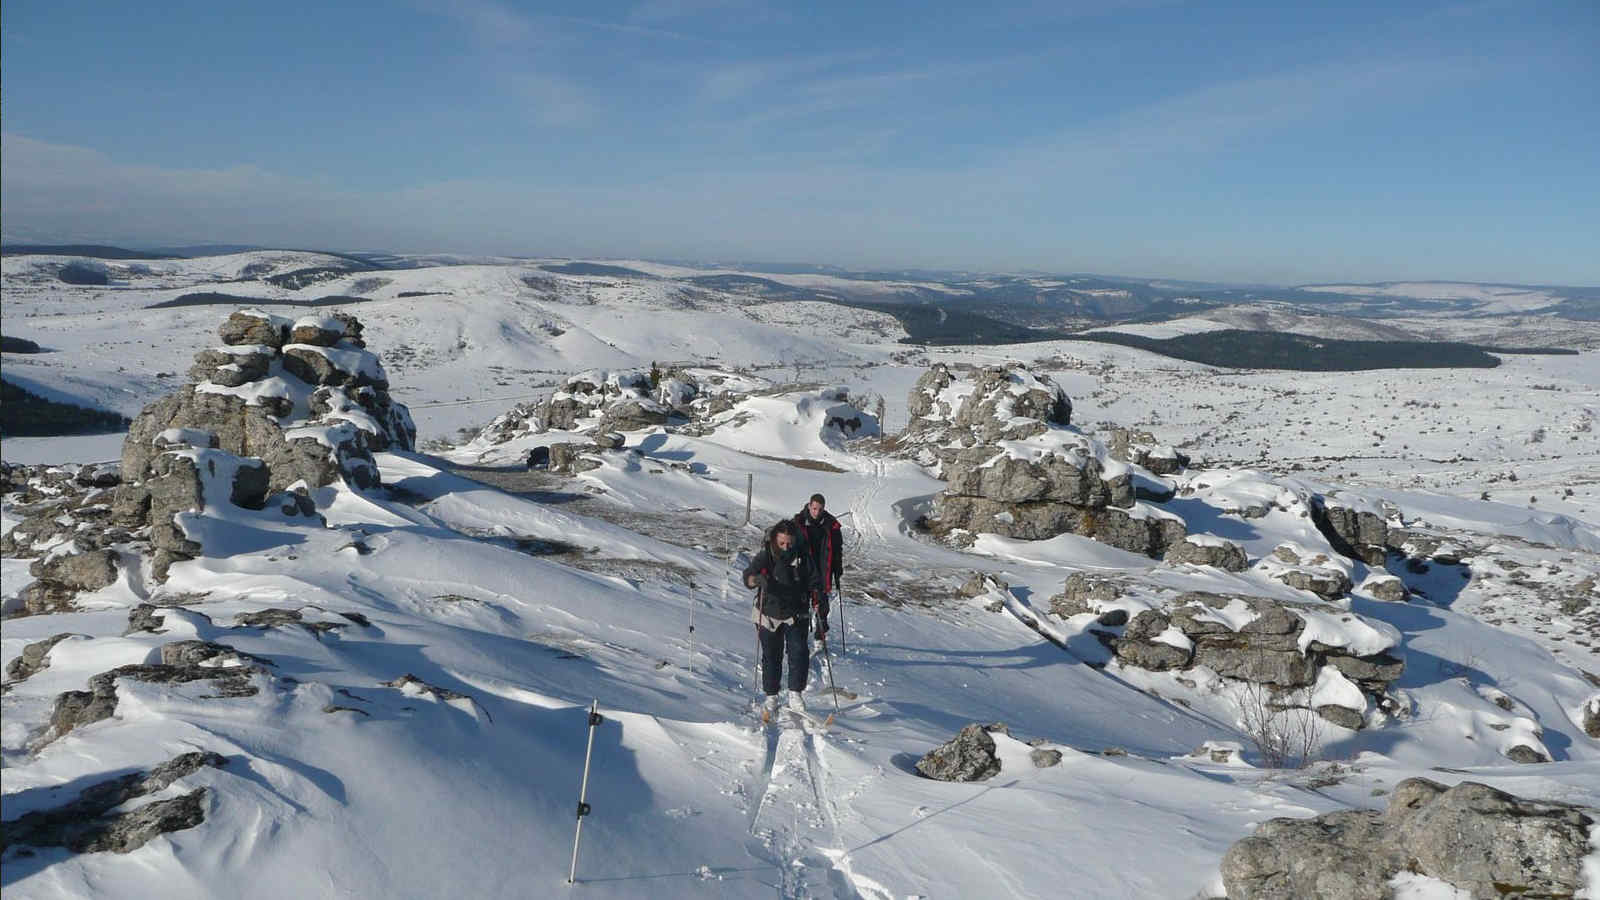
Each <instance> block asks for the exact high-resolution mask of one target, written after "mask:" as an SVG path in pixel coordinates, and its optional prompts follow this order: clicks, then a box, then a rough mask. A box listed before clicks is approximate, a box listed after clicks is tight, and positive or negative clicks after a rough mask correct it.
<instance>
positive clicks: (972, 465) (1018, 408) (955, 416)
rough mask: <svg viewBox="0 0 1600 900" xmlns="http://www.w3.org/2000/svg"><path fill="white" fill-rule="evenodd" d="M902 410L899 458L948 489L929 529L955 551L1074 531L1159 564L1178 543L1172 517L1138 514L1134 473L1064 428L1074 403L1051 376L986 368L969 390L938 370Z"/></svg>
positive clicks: (1178, 525)
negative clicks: (988, 539)
mask: <svg viewBox="0 0 1600 900" xmlns="http://www.w3.org/2000/svg"><path fill="white" fill-rule="evenodd" d="M907 404H908V410H909V413H908V416H909V422H908V425H907V428H906V431H905V432H904V433H903V434H902V435H901V438H900V441H899V451H898V452H900V453H902V454H904V455H908V456H911V457H912V458H914V459H916V460H917V461H918V462H920V463H922V464H924V465H928V466H936V467H937V468H938V470H939V474H940V477H942V478H944V479H945V481H946V483H947V487H946V488H945V490H944V491H942V492H941V493H940V494H939V495H938V496H936V497H935V498H934V509H933V514H932V515H931V516H930V517H929V518H928V520H927V523H926V524H927V525H928V527H929V528H930V529H931V530H932V531H934V532H935V533H936V534H939V535H941V536H944V537H946V538H947V539H950V540H952V541H953V542H955V543H958V544H959V543H970V542H971V540H973V539H974V537H975V536H976V535H977V534H979V533H989V534H997V535H1001V536H1003V537H1010V538H1020V539H1023V540H1044V539H1047V538H1052V537H1055V536H1056V535H1059V534H1078V535H1082V536H1084V537H1091V538H1094V539H1095V540H1099V541H1103V542H1105V543H1108V544H1111V545H1112V546H1115V547H1121V548H1123V549H1125V550H1131V551H1134V552H1136V553H1143V554H1146V555H1150V556H1156V557H1160V556H1162V555H1163V554H1165V553H1166V552H1167V550H1168V548H1169V547H1171V546H1172V545H1173V544H1175V543H1176V542H1178V541H1181V540H1182V539H1183V537H1184V526H1183V522H1182V521H1181V520H1180V519H1178V518H1177V517H1176V516H1171V517H1169V516H1165V515H1162V514H1160V513H1157V512H1155V511H1154V510H1153V509H1152V508H1151V507H1136V504H1135V488H1134V474H1133V470H1132V469H1130V468H1129V467H1128V466H1127V465H1125V464H1123V463H1121V462H1118V461H1116V460H1115V459H1113V458H1112V457H1111V455H1110V454H1109V452H1108V451H1107V450H1106V448H1105V447H1104V445H1102V444H1100V443H1099V442H1098V441H1096V440H1095V439H1094V438H1093V437H1091V436H1089V435H1086V434H1083V433H1081V432H1078V431H1076V430H1074V429H1071V428H1069V427H1068V425H1069V423H1070V421H1071V418H1072V402H1071V401H1070V400H1068V399H1067V396H1066V393H1065V392H1064V391H1062V390H1061V388H1060V387H1059V386H1058V385H1056V384H1055V383H1054V382H1053V381H1051V380H1050V379H1049V378H1048V377H1047V376H1043V375H1036V374H1034V373H1033V372H1030V371H1029V370H1028V369H1027V368H1026V367H1023V366H1018V365H1007V366H991V367H988V368H984V369H978V370H976V371H975V372H974V373H973V374H972V379H971V382H970V384H969V383H968V382H967V381H965V380H963V379H960V378H958V377H957V376H956V375H955V374H954V373H953V372H952V371H951V370H950V369H949V368H948V367H946V366H943V365H939V366H935V367H933V368H932V369H930V370H928V371H927V372H925V373H923V375H922V377H921V378H919V379H918V380H917V383H916V385H915V386H914V387H913V388H912V389H911V393H910V395H909V397H908V398H907Z"/></svg>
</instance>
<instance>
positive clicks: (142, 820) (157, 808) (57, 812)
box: [0, 751, 228, 853]
mask: <svg viewBox="0 0 1600 900" xmlns="http://www.w3.org/2000/svg"><path fill="white" fill-rule="evenodd" d="M227 764H228V761H227V759H225V758H224V757H222V756H221V755H219V754H216V753H210V752H201V751H196V752H192V753H184V754H182V755H179V756H175V757H173V758H172V759H170V760H168V761H167V762H164V763H162V764H161V765H159V766H156V767H155V768H153V769H151V770H149V771H147V772H133V773H131V774H128V775H123V776H120V777H118V778H112V779H109V780H107V781H101V782H99V783H97V784H93V785H90V786H89V787H87V788H85V789H84V790H83V791H82V792H81V793H80V794H79V795H78V798H77V799H76V800H73V801H72V802H70V803H66V804H64V805H62V806H58V807H55V808H54V809H48V810H37V811H34V812H29V813H25V814H23V815H21V816H19V817H17V818H15V819H11V820H8V821H6V822H3V823H0V852H5V851H6V850H9V849H10V848H11V847H14V846H29V847H65V848H67V849H68V850H71V851H72V852H74V853H95V852H100V851H105V850H109V851H111V852H113V853H128V852H130V851H133V850H137V849H138V848H140V847H142V846H144V845H145V843H147V842H148V841H149V840H150V839H151V838H153V837H155V836H157V835H160V834H167V833H169V832H173V831H179V830H182V829H185V828H193V827H194V826H196V825H199V824H200V823H201V822H202V821H204V820H205V808H206V806H205V803H204V800H205V796H206V789H205V788H203V787H202V788H196V789H194V790H193V791H189V792H187V793H184V794H180V795H179V796H176V797H170V798H167V799H164V800H156V801H153V802H150V803H146V804H144V805H142V806H139V807H137V808H135V809H131V810H127V811H124V812H121V813H113V812H112V810H113V809H116V808H117V807H119V806H123V805H125V804H127V803H129V802H130V801H133V800H136V799H138V798H140V797H147V796H150V795H151V794H158V793H161V792H162V791H165V790H167V788H169V787H171V786H172V784H173V783H174V782H176V781H177V780H178V779H180V778H184V777H186V776H189V775H193V774H194V773H196V772H198V771H200V770H201V769H203V768H207V767H213V768H222V767H223V766H226V765H227Z"/></svg>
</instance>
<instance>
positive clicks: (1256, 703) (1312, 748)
mask: <svg viewBox="0 0 1600 900" xmlns="http://www.w3.org/2000/svg"><path fill="white" fill-rule="evenodd" d="M1235 701H1236V702H1237V703H1238V704H1239V724H1240V726H1241V727H1243V729H1244V732H1245V735H1246V736H1247V737H1249V738H1250V741H1251V743H1253V744H1255V746H1256V750H1257V751H1258V752H1259V753H1260V754H1261V760H1262V762H1263V763H1265V764H1266V766H1267V767H1268V768H1272V769H1303V768H1305V767H1306V766H1308V765H1310V764H1311V763H1313V762H1315V761H1316V760H1317V754H1318V751H1319V750H1320V749H1321V746H1322V717H1321V716H1319V715H1317V711H1316V710H1314V709H1312V708H1311V691H1310V689H1309V688H1302V689H1300V690H1298V691H1284V692H1275V691H1274V690H1273V689H1272V688H1271V687H1270V686H1268V685H1264V684H1257V683H1256V682H1253V681H1245V682H1241V683H1240V688H1239V690H1238V693H1237V694H1236V696H1235Z"/></svg>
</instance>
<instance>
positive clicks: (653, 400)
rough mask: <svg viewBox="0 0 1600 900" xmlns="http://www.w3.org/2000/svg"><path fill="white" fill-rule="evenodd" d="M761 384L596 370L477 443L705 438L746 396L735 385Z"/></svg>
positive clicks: (508, 418) (670, 372) (511, 414)
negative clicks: (662, 430) (663, 433)
mask: <svg viewBox="0 0 1600 900" xmlns="http://www.w3.org/2000/svg"><path fill="white" fill-rule="evenodd" d="M757 381H758V380H756V379H751V378H749V377H747V376H739V375H735V374H733V373H729V372H719V371H717V370H713V369H695V370H694V371H690V370H688V369H685V368H677V367H674V368H669V369H667V370H665V371H662V370H660V369H625V370H620V371H607V370H592V371H588V372H583V373H580V374H577V375H572V376H569V377H568V378H567V379H565V380H564V381H562V383H561V385H560V386H559V387H558V388H556V390H555V392H554V393H552V394H551V395H550V396H549V397H547V398H543V399H540V400H538V401H536V402H533V403H522V404H518V405H517V406H515V407H513V408H512V409H510V410H508V411H506V412H505V413H502V414H501V415H500V416H498V417H496V418H495V420H494V421H492V422H490V423H489V424H488V425H487V426H485V427H484V428H483V430H482V431H480V432H479V433H478V435H477V440H479V441H482V442H485V443H488V444H503V443H505V442H507V441H509V440H512V439H513V438H517V437H521V436H523V435H529V434H543V433H545V432H547V431H550V430H552V429H553V430H557V431H575V432H581V433H586V434H593V435H596V436H598V435H601V434H604V433H606V432H628V431H640V430H643V429H648V428H657V427H662V426H668V427H672V428H682V429H685V430H687V431H689V432H691V433H696V434H704V433H707V432H709V431H710V430H711V427H710V425H709V420H710V418H711V417H712V416H715V415H716V414H718V413H721V412H725V411H727V410H729V409H732V408H733V406H734V405H735V404H736V403H737V402H738V401H739V400H740V399H742V398H743V397H745V396H746V392H745V391H743V390H739V389H736V386H742V387H744V388H750V387H753V386H754V385H755V384H756V383H757ZM759 383H760V384H766V382H759Z"/></svg>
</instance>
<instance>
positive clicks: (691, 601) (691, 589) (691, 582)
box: [689, 578, 694, 675]
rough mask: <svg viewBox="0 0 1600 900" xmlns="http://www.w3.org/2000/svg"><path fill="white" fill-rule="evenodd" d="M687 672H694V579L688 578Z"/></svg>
mask: <svg viewBox="0 0 1600 900" xmlns="http://www.w3.org/2000/svg"><path fill="white" fill-rule="evenodd" d="M689 674H690V675H693V674H694V579H693V578H691V579H689Z"/></svg>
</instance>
